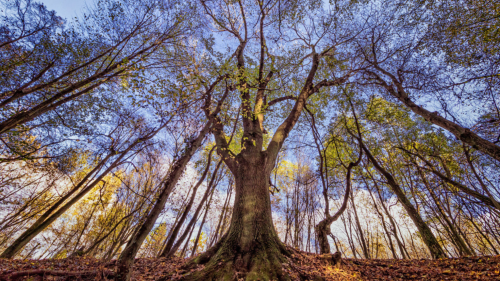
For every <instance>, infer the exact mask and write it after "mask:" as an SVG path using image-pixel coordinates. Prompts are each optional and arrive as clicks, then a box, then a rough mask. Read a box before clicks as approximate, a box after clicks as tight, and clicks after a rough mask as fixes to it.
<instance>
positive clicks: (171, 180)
mask: <svg viewBox="0 0 500 281" xmlns="http://www.w3.org/2000/svg"><path fill="white" fill-rule="evenodd" d="M211 123H212V122H210V121H208V122H207V123H206V124H205V126H204V127H203V129H202V130H201V132H200V133H199V134H198V137H197V138H196V139H195V140H193V141H192V142H190V143H188V144H187V145H186V146H187V147H186V149H185V151H184V154H183V155H182V156H181V157H180V158H179V159H177V160H176V161H175V162H174V163H173V165H172V167H171V169H170V173H169V175H168V177H167V179H166V180H165V182H164V183H163V187H162V190H161V192H160V194H159V196H158V199H157V200H156V203H155V205H154V206H153V208H152V210H151V211H150V213H149V214H148V216H147V217H146V220H145V221H144V222H143V223H142V225H141V226H140V227H139V228H138V231H136V232H135V233H134V235H132V237H131V238H130V240H129V241H128V243H127V246H126V247H125V249H124V250H123V252H122V253H121V254H120V257H119V258H118V261H117V274H116V278H115V280H117V281H128V280H130V276H131V273H132V265H133V263H134V259H135V255H136V254H137V252H138V251H139V248H140V247H141V245H142V243H143V242H144V240H145V239H146V237H147V236H148V234H149V232H150V231H151V229H152V228H153V226H154V223H155V222H156V219H157V218H158V216H159V215H160V213H161V210H162V209H163V207H164V206H165V202H166V201H167V198H168V196H169V195H170V192H171V191H172V190H173V188H174V187H175V185H176V184H177V182H178V181H179V179H180V177H181V175H182V174H183V172H184V170H185V168H186V166H187V164H188V162H189V161H190V160H191V157H192V156H193V154H194V153H195V152H196V150H197V149H198V148H199V147H200V146H201V143H202V141H203V139H204V138H205V136H206V134H207V133H208V132H209V131H210V127H211Z"/></svg>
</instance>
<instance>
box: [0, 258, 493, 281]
mask: <svg viewBox="0 0 500 281" xmlns="http://www.w3.org/2000/svg"><path fill="white" fill-rule="evenodd" d="M186 261H188V260H185V259H181V258H173V259H169V260H167V259H164V258H158V259H153V258H150V259H137V260H136V262H135V266H134V273H133V280H137V281H139V280H158V279H165V278H164V277H165V276H169V277H168V279H167V280H178V278H179V277H180V276H181V274H182V273H184V271H183V270H182V269H181V268H182V266H183V265H185V263H186ZM114 264H115V261H110V262H102V261H100V260H97V259H94V258H68V259H57V260H6V259H0V280H30V281H35V280H36V281H38V280H113V270H114ZM202 268H203V267H202V266H200V267H199V268H197V269H194V270H200V269H202ZM283 269H284V270H285V271H286V272H288V273H289V274H290V275H291V276H292V278H293V279H294V280H314V281H316V280H500V256H488V257H464V258H450V259H441V260H424V259H422V260H415V259H414V260H376V259H370V260H356V259H343V260H342V263H341V265H340V267H339V268H335V267H334V266H332V265H331V264H330V262H329V261H327V260H325V258H324V256H323V257H322V256H320V255H316V254H310V253H304V252H297V253H296V254H294V255H293V256H292V257H291V258H290V262H289V263H288V264H287V265H284V267H283ZM42 276H43V278H42Z"/></svg>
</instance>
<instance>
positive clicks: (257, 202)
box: [185, 152, 286, 280]
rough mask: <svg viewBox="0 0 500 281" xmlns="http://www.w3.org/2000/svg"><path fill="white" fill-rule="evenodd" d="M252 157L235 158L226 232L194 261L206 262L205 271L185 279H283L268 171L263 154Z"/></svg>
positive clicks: (280, 251)
mask: <svg viewBox="0 0 500 281" xmlns="http://www.w3.org/2000/svg"><path fill="white" fill-rule="evenodd" d="M252 154H253V155H252ZM252 154H251V155H246V156H243V155H242V154H240V155H238V156H236V159H235V160H236V163H238V164H237V165H236V167H235V168H234V169H232V170H231V171H232V172H233V175H234V178H235V191H236V196H235V202H234V207H233V215H232V218H231V226H230V227H229V230H228V232H227V233H226V234H225V235H224V236H223V238H222V240H221V241H219V243H217V244H216V245H215V246H214V247H213V248H212V249H209V250H208V251H207V252H206V253H204V254H202V255H200V256H198V257H197V258H196V259H195V260H194V262H195V263H205V262H207V264H206V267H205V270H203V271H202V272H197V273H192V274H189V275H186V276H185V278H186V280H226V279H228V280H231V279H233V278H235V277H237V278H243V277H244V278H246V279H250V280H253V279H260V280H276V279H278V280H281V279H283V276H284V274H283V272H282V270H281V263H283V262H285V259H284V257H283V253H284V252H286V250H285V248H284V246H283V245H282V244H281V242H280V240H279V238H278V235H277V234H276V231H275V229H274V225H273V222H272V216H271V200H270V194H269V177H270V176H271V171H270V169H266V165H265V162H266V160H267V157H266V156H267V155H266V153H265V152H260V153H258V154H257V155H255V154H256V153H252ZM214 252H215V253H214ZM207 253H208V254H207ZM207 255H209V256H208V257H207ZM235 272H237V273H236V275H237V276H235ZM239 274H241V276H240V275H239Z"/></svg>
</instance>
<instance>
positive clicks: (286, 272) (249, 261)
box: [161, 237, 341, 281]
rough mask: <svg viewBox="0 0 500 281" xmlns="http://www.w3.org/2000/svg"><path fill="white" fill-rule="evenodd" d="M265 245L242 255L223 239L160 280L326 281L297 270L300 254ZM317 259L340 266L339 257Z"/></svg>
mask: <svg viewBox="0 0 500 281" xmlns="http://www.w3.org/2000/svg"><path fill="white" fill-rule="evenodd" d="M268 242H269V243H262V244H259V243H256V245H255V247H254V248H253V249H252V251H250V252H247V253H243V252H241V251H235V248H231V247H229V245H228V244H230V243H229V241H228V239H227V237H223V238H222V239H221V240H220V241H219V242H218V243H217V244H216V245H214V246H213V247H212V248H210V249H209V250H207V251H206V252H204V253H203V254H201V255H199V256H198V257H196V258H193V259H192V260H191V261H189V262H188V263H187V264H186V265H185V266H183V267H182V268H181V271H180V272H179V271H178V272H177V273H175V274H172V275H168V276H165V277H164V278H162V279H161V280H183V281H198V280H248V281H252V280H262V281H263V280H280V281H281V280H315V281H319V280H326V279H325V278H323V277H321V276H320V275H318V274H316V273H313V272H310V271H309V272H308V271H307V270H304V269H303V268H301V266H299V263H301V262H300V261H301V260H302V262H303V260H304V257H306V256H305V255H304V253H302V252H299V251H297V250H295V249H293V248H290V247H287V246H285V245H284V244H282V243H281V242H279V240H278V241H277V242H276V241H274V242H272V241H268ZM236 250H237V249H236ZM306 258H307V257H306ZM320 259H321V260H324V261H326V264H329V265H332V266H334V267H337V268H338V265H339V264H340V262H341V258H340V253H336V254H334V255H323V256H321V258H320ZM296 263H297V264H296Z"/></svg>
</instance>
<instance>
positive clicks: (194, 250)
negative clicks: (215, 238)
mask: <svg viewBox="0 0 500 281" xmlns="http://www.w3.org/2000/svg"><path fill="white" fill-rule="evenodd" d="M214 193H215V188H214V189H212V192H211V193H210V198H209V199H208V202H207V204H206V205H205V214H204V215H203V219H202V220H201V225H200V228H199V229H198V234H197V235H196V240H195V241H194V245H193V251H191V256H194V255H195V254H196V248H197V247H198V243H199V242H200V236H201V233H202V230H203V225H204V224H205V221H206V219H207V215H208V211H209V210H210V204H211V203H212V198H213V196H214ZM207 239H208V237H207ZM207 242H208V241H207ZM205 247H206V245H205Z"/></svg>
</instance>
